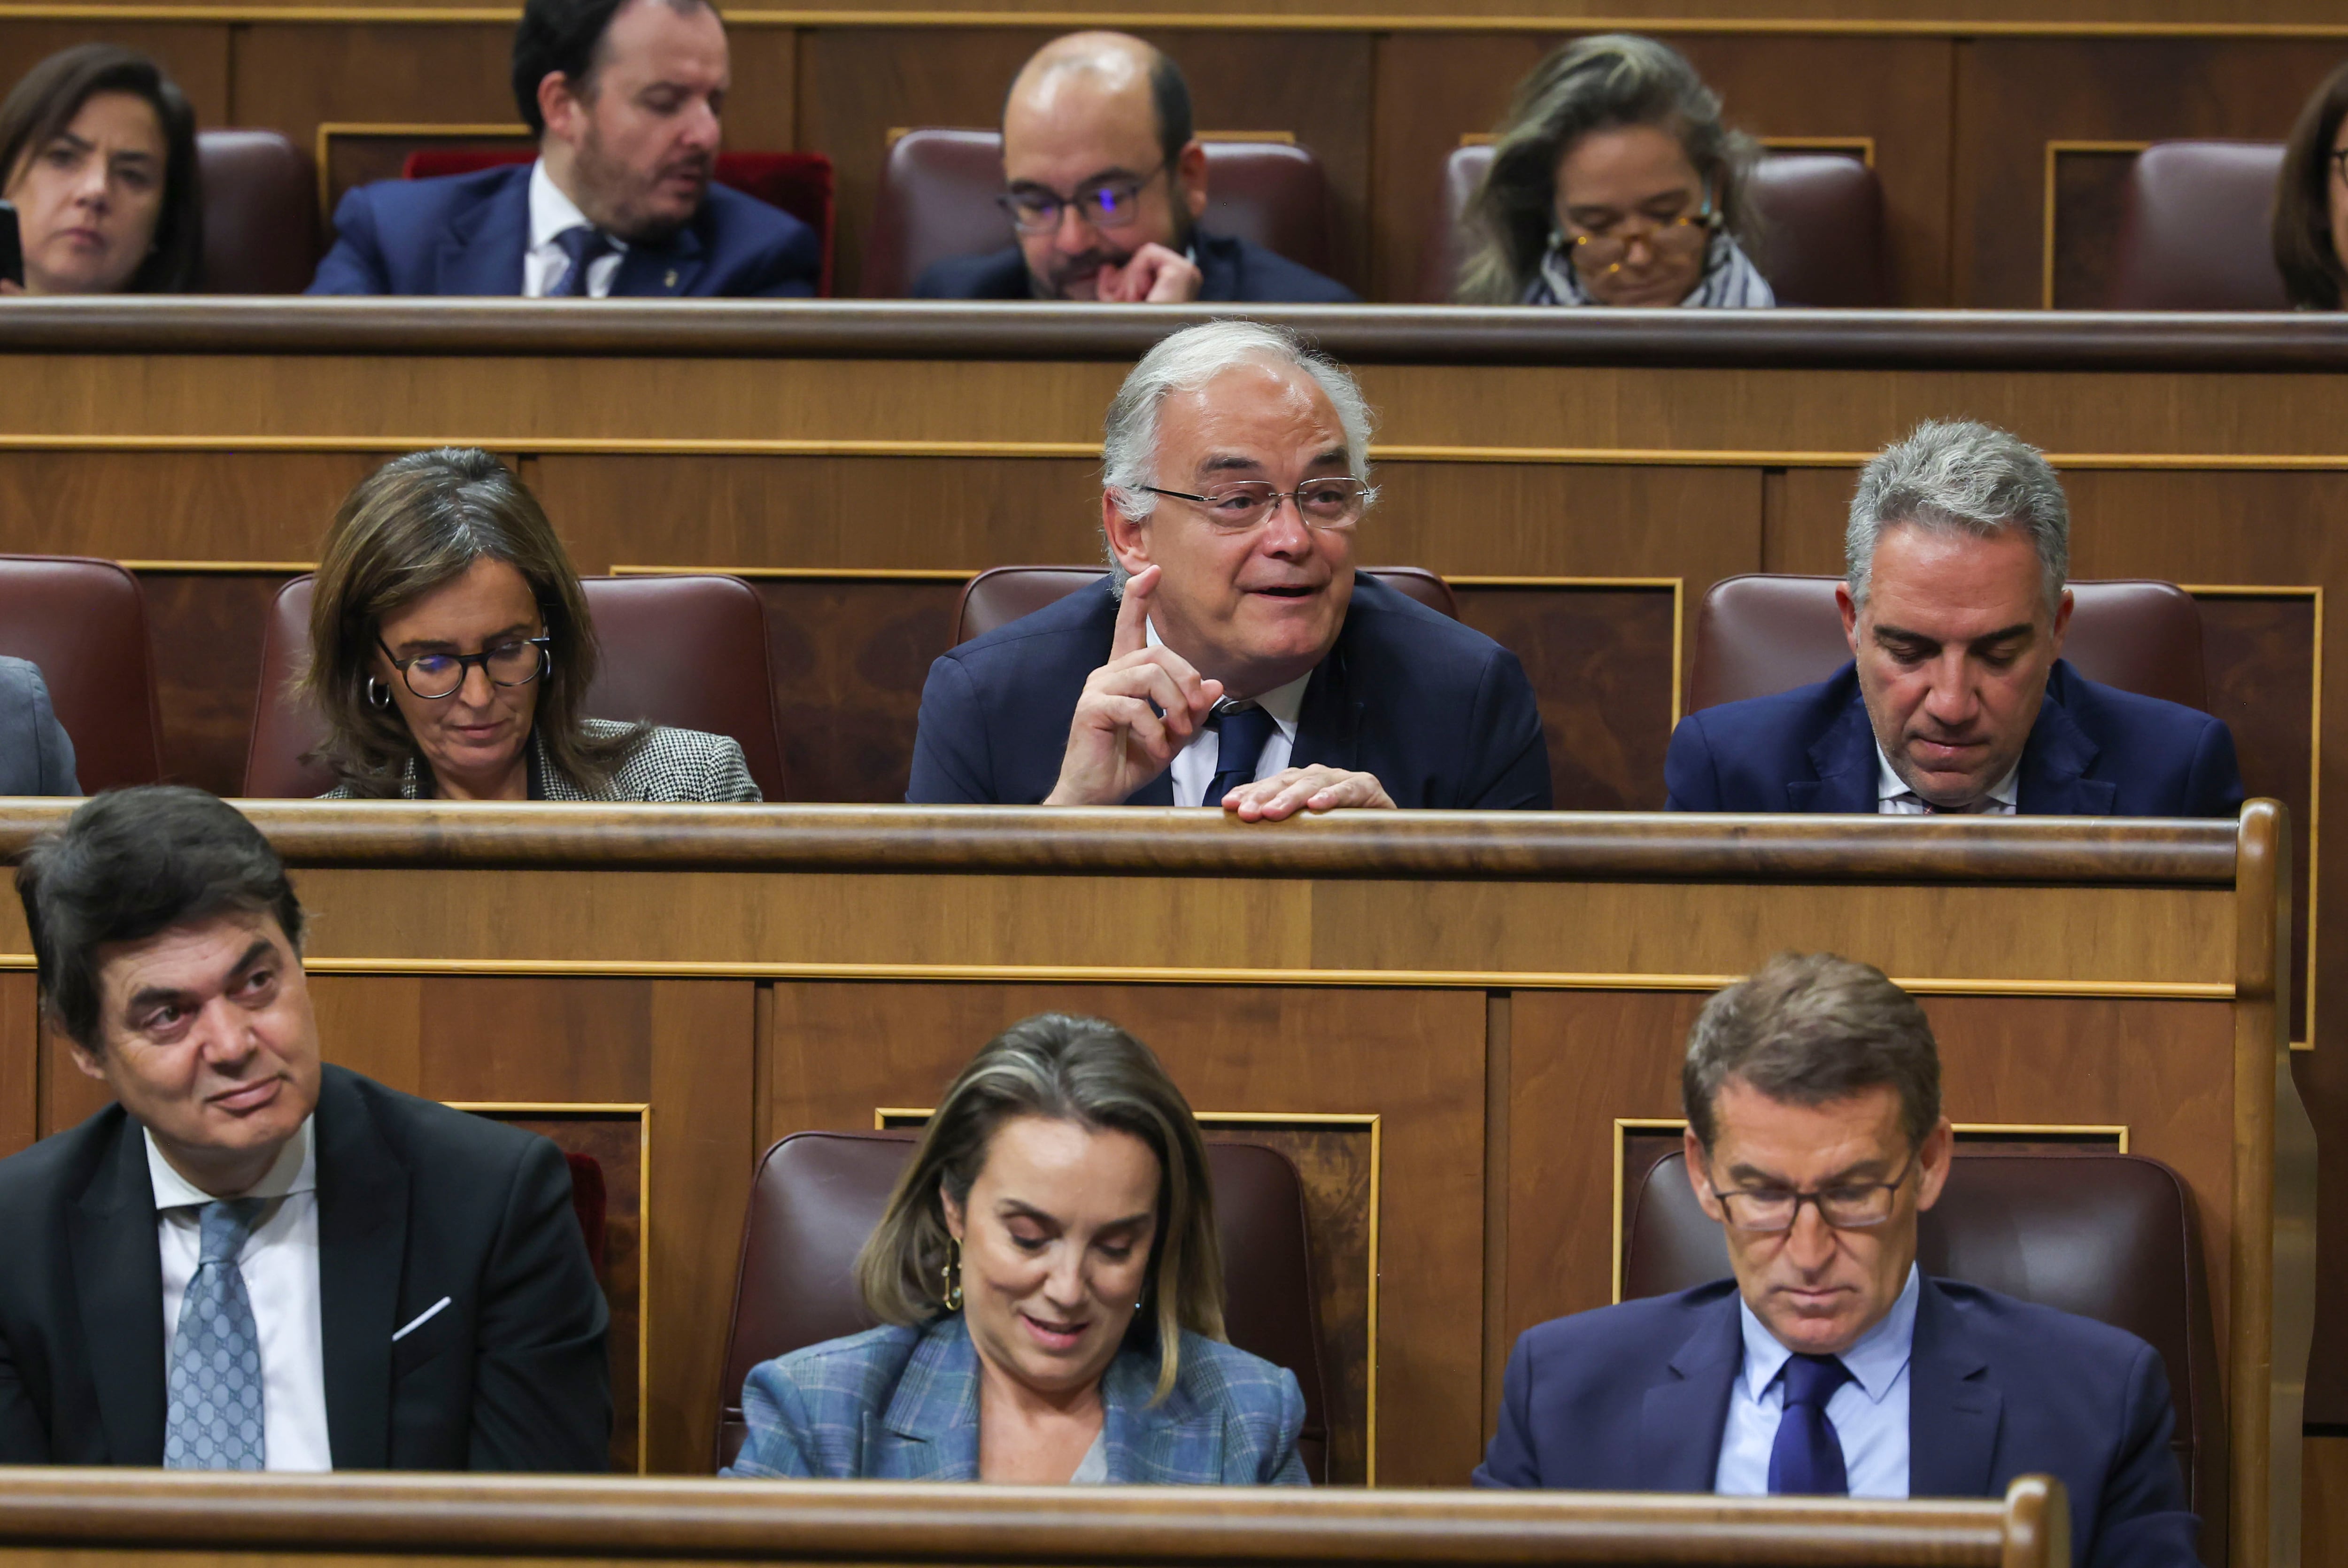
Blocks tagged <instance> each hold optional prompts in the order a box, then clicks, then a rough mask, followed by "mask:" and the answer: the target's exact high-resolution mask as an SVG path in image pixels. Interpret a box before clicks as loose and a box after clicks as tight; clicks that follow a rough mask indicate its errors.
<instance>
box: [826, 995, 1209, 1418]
mask: <svg viewBox="0 0 2348 1568" xmlns="http://www.w3.org/2000/svg"><path fill="white" fill-rule="evenodd" d="M1022 1116H1041V1117H1046V1118H1049V1119H1052V1120H1055V1121H1073V1122H1076V1124H1078V1125H1079V1126H1082V1127H1086V1128H1091V1129H1097V1130H1112V1129H1113V1130H1117V1131H1119V1132H1125V1133H1129V1134H1131V1135H1132V1136H1134V1137H1136V1138H1138V1139H1139V1140H1141V1141H1142V1142H1144V1143H1145V1144H1148V1146H1149V1149H1150V1150H1151V1152H1153V1153H1155V1154H1156V1155H1157V1156H1158V1228H1157V1234H1156V1236H1155V1237H1154V1238H1153V1239H1152V1241H1151V1243H1150V1248H1149V1267H1148V1274H1146V1275H1145V1276H1144V1278H1143V1284H1142V1300H1143V1302H1144V1303H1145V1304H1152V1305H1155V1308H1156V1310H1155V1311H1143V1312H1138V1313H1136V1314H1134V1325H1133V1327H1132V1328H1131V1329H1130V1330H1129V1331H1128V1335H1127V1339H1126V1343H1127V1345H1128V1346H1135V1347H1140V1346H1147V1345H1148V1344H1149V1343H1150V1342H1151V1341H1152V1340H1153V1339H1154V1340H1155V1342H1156V1345H1157V1348H1158V1387H1157V1392H1156V1394H1155V1395H1154V1396H1153V1397H1152V1401H1151V1402H1152V1403H1156V1402H1157V1401H1158V1400H1161V1399H1163V1398H1166V1396H1167V1395H1168V1394H1169V1393H1171V1392H1172V1391H1173V1388H1174V1383H1175V1380H1176V1379H1177V1378H1178V1377H1180V1376H1181V1347H1182V1332H1183V1330H1185V1329H1188V1330H1189V1332H1191V1333H1193V1334H1197V1335H1201V1336H1205V1337H1207V1338H1209V1339H1221V1338H1223V1337H1225V1336H1224V1331H1223V1257H1222V1248H1221V1245H1220V1243H1219V1242H1218V1241H1217V1239H1216V1232H1215V1194H1214V1188H1213V1186H1212V1184H1211V1182H1210V1178H1209V1176H1208V1173H1207V1148H1206V1144H1205V1143H1204V1142H1203V1141H1202V1140H1200V1137H1199V1124H1198V1122H1197V1120H1196V1119H1193V1118H1192V1116H1191V1114H1190V1105H1189V1101H1188V1100H1186V1099H1183V1098H1182V1091H1181V1090H1180V1089H1179V1088H1175V1087H1174V1080H1173V1079H1172V1078H1169V1077H1167V1076H1166V1069H1165V1068H1162V1067H1160V1066H1159V1062H1158V1058H1157V1057H1154V1056H1152V1055H1150V1053H1149V1047H1147V1046H1145V1045H1143V1044H1142V1043H1141V1042H1140V1041H1139V1040H1137V1039H1135V1038H1134V1037H1132V1036H1131V1035H1128V1034H1127V1033H1126V1032H1125V1031H1124V1030H1123V1029H1120V1028H1118V1027H1117V1026H1116V1025H1115V1024H1112V1023H1109V1022H1107V1020H1105V1019H1101V1018H1081V1017H1074V1016H1069V1015H1067V1014H1065V1013H1039V1014H1037V1015H1035V1016H1034V1017H1032V1018H1022V1019H1021V1020H1020V1021H1019V1022H1017V1023H1015V1024H1014V1025H1012V1026H1010V1027H1009V1028H1007V1029H1005V1030H1004V1031H1003V1033H1001V1034H1000V1035H997V1036H996V1037H994V1039H992V1040H990V1041H988V1042H987V1043H986V1046H985V1047H984V1048H983V1049H982V1050H981V1051H980V1052H979V1053H978V1055H977V1056H975V1057H973V1058H971V1063H970V1065H969V1066H968V1067H966V1068H963V1070H962V1074H961V1076H960V1077H958V1078H955V1079H954V1081H953V1085H952V1087H950V1088H947V1090H946V1092H945V1098H944V1099H942V1101H940V1102H939V1105H938V1108H937V1109H936V1111H935V1112H934V1113H932V1116H931V1117H930V1123H929V1126H928V1127H927V1128H925V1129H924V1130H922V1138H921V1141H920V1142H919V1143H918V1144H917V1145H915V1147H914V1150H913V1158H912V1160H911V1162H910V1163H909V1164H907V1166H906V1167H905V1173H904V1175H903V1176H902V1177H901V1178H899V1180H898V1182H897V1186H896V1189H895V1191H891V1193H890V1194H889V1207H888V1209H887V1210H886V1212H883V1213H882V1214H881V1216H880V1224H879V1225H877V1226H875V1227H874V1228H873V1232H872V1234H871V1236H870V1239H869V1240H867V1241H866V1242H865V1243H864V1250H863V1251H862V1252H860V1253H858V1254H857V1258H856V1283H857V1285H858V1287H859V1288H860V1290H861V1291H862V1292H863V1295H864V1305H866V1306H867V1307H868V1308H869V1309H870V1311H871V1313H872V1315H874V1316H875V1317H878V1318H879V1319H880V1321H881V1322H883V1323H895V1324H903V1325H907V1326H919V1325H922V1324H924V1323H928V1322H931V1321H932V1320H933V1319H935V1318H936V1317H937V1316H938V1315H940V1314H942V1313H943V1312H945V1311H946V1310H947V1307H946V1304H945V1279H944V1274H945V1270H946V1265H947V1257H948V1246H947V1243H948V1241H949V1239H950V1235H949V1233H948V1231H947V1229H946V1219H945V1204H944V1200H943V1196H942V1194H946V1193H951V1194H952V1195H953V1201H954V1202H955V1203H957V1204H961V1203H964V1202H968V1200H969V1196H970V1189H971V1185H972V1183H973V1182H974V1181H977V1180H978V1175H979V1172H980V1171H982V1170H983V1169H984V1167H985V1164H986V1153H987V1149H988V1147H989V1145H990V1144H992V1143H993V1141H994V1134H995V1132H996V1130H998V1129H1000V1128H1001V1127H1002V1126H1003V1125H1004V1123H1005V1122H1007V1121H1010V1120H1013V1119H1015V1118H1018V1117H1022Z"/></svg>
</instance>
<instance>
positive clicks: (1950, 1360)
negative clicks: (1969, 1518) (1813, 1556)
mask: <svg viewBox="0 0 2348 1568" xmlns="http://www.w3.org/2000/svg"><path fill="white" fill-rule="evenodd" d="M1988 1367H1989V1364H1988V1363H1987V1362H1986V1361H1983V1360H1982V1357H1980V1355H1979V1354H1978V1353H1976V1352H1975V1351H1973V1350H1972V1347H1971V1346H1969V1345H1967V1343H1966V1341H1965V1333H1964V1320H1963V1318H1962V1317H1961V1316H1960V1315H1958V1313H1957V1309H1956V1308H1955V1307H1954V1306H1953V1305H1951V1304H1950V1302H1949V1300H1948V1298H1947V1297H1946V1296H1944V1295H1941V1287H1940V1286H1939V1285H1938V1284H1935V1283H1934V1282H1933V1281H1931V1280H1930V1279H1927V1280H1925V1281H1924V1282H1923V1288H1922V1290H1921V1291H1920V1292H1919V1293H1918V1295H1917V1297H1916V1341H1915V1345H1914V1347H1913V1348H1912V1349H1910V1351H1909V1353H1908V1375H1909V1380H1908V1495H1909V1496H1910V1497H1987V1496H1989V1495H1991V1489H1990V1474H1991V1472H1990V1466H1991V1464H1992V1463H1993V1461H1994V1460H1995V1459H1996V1457H1997V1433H1998V1424H1999V1421H2000V1419H2001V1418H2002V1416H2003V1406H2004V1400H2003V1397H2002V1396H2001V1395H2000V1394H1999V1393H1998V1391H1997V1390H1996V1389H1995V1388H1993V1387H1990V1385H1988V1384H1987V1383H1984V1382H1982V1381H1981V1380H1980V1378H1981V1375H1982V1373H1983V1372H1985V1371H1987V1370H1988Z"/></svg>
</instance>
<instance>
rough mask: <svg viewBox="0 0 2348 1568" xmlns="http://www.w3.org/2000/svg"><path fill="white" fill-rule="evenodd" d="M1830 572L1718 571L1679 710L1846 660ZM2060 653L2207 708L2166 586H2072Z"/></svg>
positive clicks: (2129, 683) (1760, 692) (2186, 622)
mask: <svg viewBox="0 0 2348 1568" xmlns="http://www.w3.org/2000/svg"><path fill="white" fill-rule="evenodd" d="M1841 581H1842V579H1841V578H1839V577H1787V576H1774V575H1767V574H1756V575H1754V576H1750V577H1724V578H1722V579H1721V580H1720V581H1719V582H1717V583H1714V584H1713V585H1712V591H1711V592H1710V593H1706V594H1705V595H1704V605H1703V607H1702V608H1701V609H1699V610H1698V611H1697V612H1696V620H1695V657H1694V660H1693V662H1692V663H1691V665H1690V666H1689V670H1688V687H1687V710H1688V711H1689V712H1690V713H1694V712H1695V711H1696V710H1697V709H1699V708H1706V707H1718V706H1719V705H1720V704H1722V703H1724V702H1740V701H1743V700H1744V699H1745V698H1746V697H1754V696H1772V695H1774V694H1776V693H1777V692H1781V691H1791V690H1792V689H1793V688H1794V687H1796V686H1807V685H1809V684H1810V683H1811V682H1813V681H1822V680H1824V679H1826V678H1827V677H1828V676H1830V675H1832V674H1834V673H1835V671H1837V670H1838V669H1840V668H1841V667H1842V666H1843V665H1844V664H1846V663H1848V662H1849V658H1850V645H1849V644H1848V643H1846V642H1844V641H1843V634H1842V617H1841V615H1840V614H1838V613H1837V612H1836V610H1835V597H1834V589H1835V584H1836V583H1839V582H1841ZM2071 593H2072V598H2073V601H2074V608H2073V610H2072V612H2071V629H2070V631H2069V633H2068V634H2066V635H2065V638H2064V643H2063V656H2064V657H2065V658H2066V659H2068V660H2069V661H2070V662H2071V665H2072V666H2073V667H2074V668H2075V669H2076V670H2077V671H2078V672H2079V673H2080V674H2081V675H2083V676H2086V677H2087V678H2088V679H2089V680H2092V681H2101V682H2102V683H2104V684H2105V685H2106V686H2118V687H2119V688H2120V689H2121V690H2123V691H2132V692H2136V693H2137V694H2138V695H2140V696H2157V697H2160V698H2162V699H2163V700H2165V701H2168V702H2178V703H2183V704H2184V705H2185V706H2186V707H2194V708H2207V707H2209V677H2208V676H2206V675H2205V674H2204V673H2203V670H2202V667H2201V610H2200V607H2199V605H2197V604H2195V603H2193V596H2192V595H2191V594H2189V593H2186V592H2184V591H2183V590H2182V589H2180V588H2178V587H2177V586H2175V585H2174V584H2172V583H2151V582H2142V581H2129V580H2115V581H2111V582H2104V583H2078V582H2075V583H2072V584H2071Z"/></svg>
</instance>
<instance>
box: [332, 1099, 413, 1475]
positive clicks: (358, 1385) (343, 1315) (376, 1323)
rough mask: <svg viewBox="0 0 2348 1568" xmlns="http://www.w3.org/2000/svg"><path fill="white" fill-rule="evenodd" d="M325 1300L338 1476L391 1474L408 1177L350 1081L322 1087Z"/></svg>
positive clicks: (335, 1457)
mask: <svg viewBox="0 0 2348 1568" xmlns="http://www.w3.org/2000/svg"><path fill="white" fill-rule="evenodd" d="M316 1131H317V1139H318V1301H319V1311H318V1316H319V1325H320V1328H321V1330H322V1332H323V1336H324V1341H325V1346H324V1351H325V1363H326V1435H327V1440H328V1443H329V1445H330V1450H331V1452H332V1453H333V1456H334V1461H335V1469H336V1470H386V1469H388V1468H390V1464H391V1460H392V1454H391V1336H392V1332H393V1330H395V1329H396V1328H397V1327H398V1324H397V1323H396V1321H395V1318H396V1315H397V1314H398V1311H399V1286H400V1277H401V1274H402V1273H403V1271H404V1267H405V1264H406V1263H407V1198H408V1191H407V1190H408V1174H407V1167H406V1166H404V1165H402V1164H400V1163H399V1161H398V1159H397V1157H396V1156H395V1155H394V1154H393V1153H392V1151H391V1147H390V1145H389V1144H387V1143H386V1142H385V1141H384V1140H383V1136H382V1134H381V1133H379V1132H378V1131H376V1126H375V1121H374V1119H373V1118H372V1117H370V1116H369V1115H368V1114H367V1109H366V1101H364V1100H363V1099H360V1097H359V1091H358V1090H357V1088H355V1087H354V1086H353V1085H352V1083H351V1081H350V1078H349V1077H348V1075H347V1074H345V1073H344V1072H343V1071H342V1069H340V1068H332V1067H330V1068H326V1069H325V1070H324V1079H323V1081H322V1082H321V1083H320V1085H319V1088H318V1113H317V1122H316Z"/></svg>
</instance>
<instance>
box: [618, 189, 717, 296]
mask: <svg viewBox="0 0 2348 1568" xmlns="http://www.w3.org/2000/svg"><path fill="white" fill-rule="evenodd" d="M708 210H709V209H708V208H707V207H706V206H704V207H703V208H702V211H703V212H704V213H706V212H707V211H708ZM702 263H703V256H702V247H701V234H700V232H699V231H698V229H696V228H692V227H687V228H684V229H680V230H678V231H677V232H676V237H675V239H673V240H671V241H670V242H668V243H666V244H664V245H662V246H660V247H658V248H656V249H655V248H652V247H648V246H644V245H630V246H629V247H628V252H627V254H626V255H624V256H623V257H621V258H620V270H619V272H618V273H617V274H616V275H614V276H613V279H612V297H613V299H662V298H667V299H675V298H676V297H677V296H678V295H680V294H686V293H689V292H690V291H691V290H692V288H693V280H694V279H695V278H697V277H699V276H700V275H701V268H702Z"/></svg>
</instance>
